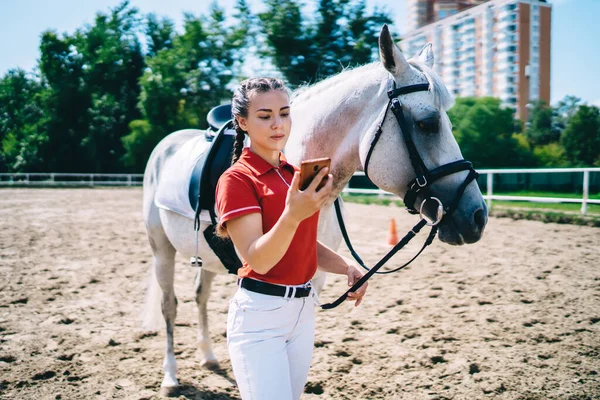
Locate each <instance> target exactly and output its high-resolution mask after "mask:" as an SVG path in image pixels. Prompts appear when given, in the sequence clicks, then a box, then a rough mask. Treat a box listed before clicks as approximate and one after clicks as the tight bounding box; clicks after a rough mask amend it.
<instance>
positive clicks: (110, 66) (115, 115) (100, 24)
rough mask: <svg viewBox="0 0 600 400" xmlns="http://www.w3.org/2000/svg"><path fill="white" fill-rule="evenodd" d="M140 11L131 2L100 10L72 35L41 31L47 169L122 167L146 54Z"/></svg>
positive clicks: (80, 169)
mask: <svg viewBox="0 0 600 400" xmlns="http://www.w3.org/2000/svg"><path fill="white" fill-rule="evenodd" d="M139 29H140V19H139V17H138V11H137V10H136V9H135V8H131V7H130V6H129V3H128V2H127V1H125V2H123V3H121V4H120V5H119V6H117V7H116V8H114V9H112V10H111V11H110V13H108V14H104V13H98V14H97V15H96V18H95V20H94V23H93V24H92V25H89V26H86V27H83V28H81V29H78V30H77V31H76V32H75V33H74V34H73V35H63V36H62V37H59V36H58V35H57V34H56V32H53V31H47V32H45V33H44V34H43V35H42V41H41V45H40V50H41V59H40V66H39V67H40V71H41V75H42V81H43V82H44V84H45V85H46V86H47V88H48V91H49V93H48V96H46V104H45V108H46V110H47V111H48V115H49V116H50V120H49V122H48V137H49V143H48V148H47V152H48V153H47V159H48V167H49V168H50V169H51V170H52V171H57V172H61V171H66V172H79V171H82V172H116V171H121V170H122V166H121V157H122V156H123V153H124V149H123V145H122V143H121V137H123V136H125V135H126V134H128V133H129V122H130V121H132V120H134V119H136V118H139V116H140V112H139V110H138V109H137V101H138V97H139V93H140V90H139V84H138V80H139V78H140V76H141V74H142V71H143V68H144V55H143V53H142V50H141V45H140V43H139V40H138V38H137V34H138V32H139Z"/></svg>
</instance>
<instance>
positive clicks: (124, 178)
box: [0, 168, 600, 214]
mask: <svg viewBox="0 0 600 400" xmlns="http://www.w3.org/2000/svg"><path fill="white" fill-rule="evenodd" d="M478 172H479V173H480V174H481V175H486V178H487V180H486V183H487V185H486V186H487V192H486V194H484V196H483V197H484V198H485V199H486V200H487V202H488V207H490V208H491V206H492V201H493V200H501V201H529V202H536V203H581V213H582V214H587V206H588V204H600V200H594V199H590V198H589V186H590V172H594V173H600V168H515V169H482V170H479V171H478ZM572 172H582V173H583V182H582V183H583V185H582V186H583V193H582V197H581V198H563V197H533V196H504V195H497V194H494V191H493V188H494V176H495V175H501V174H536V173H572ZM354 176H365V174H364V172H356V173H355V174H354ZM143 177H144V175H143V174H67V173H0V187H3V186H4V187H6V186H141V185H142V182H143ZM344 193H350V194H376V195H380V196H391V197H396V196H395V195H393V194H391V193H388V192H385V191H383V190H381V189H359V188H351V187H346V188H345V189H344Z"/></svg>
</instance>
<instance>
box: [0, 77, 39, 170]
mask: <svg viewBox="0 0 600 400" xmlns="http://www.w3.org/2000/svg"><path fill="white" fill-rule="evenodd" d="M43 97H44V87H43V86H42V84H41V83H40V81H39V79H36V78H35V77H31V76H28V74H27V73H26V72H25V71H23V70H22V69H16V70H10V71H8V73H7V74H6V75H5V76H4V77H3V78H2V79H1V80H0V171H2V172H8V171H11V172H33V171H41V170H43V168H44V167H43V166H44V158H43V152H44V146H45V145H46V143H47V142H48V136H47V135H46V120H47V117H46V114H45V112H44V102H43Z"/></svg>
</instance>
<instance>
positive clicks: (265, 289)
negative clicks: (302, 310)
mask: <svg viewBox="0 0 600 400" xmlns="http://www.w3.org/2000/svg"><path fill="white" fill-rule="evenodd" d="M238 286H240V287H243V288H244V289H247V290H249V291H251V292H255V293H261V294H267V295H269V296H279V297H288V298H291V297H308V295H309V294H310V290H311V288H310V287H307V288H303V287H296V286H283V285H275V284H272V283H267V282H262V281H257V280H256V279H250V278H241V279H240V278H238Z"/></svg>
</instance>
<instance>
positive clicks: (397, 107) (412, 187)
mask: <svg viewBox="0 0 600 400" xmlns="http://www.w3.org/2000/svg"><path fill="white" fill-rule="evenodd" d="M424 91H429V84H426V83H422V84H417V85H410V86H404V87H401V88H396V82H393V87H392V90H390V91H388V98H389V102H388V104H387V106H386V110H385V113H384V115H383V119H382V120H381V122H380V123H379V125H378V126H377V131H376V132H375V137H374V138H373V141H372V142H371V147H370V148H369V152H368V153H367V158H366V160H365V168H364V170H365V175H366V176H367V178H368V177H369V174H368V167H369V161H370V159H371V155H372V154H373V149H374V148H375V145H376V144H377V142H378V141H379V138H380V137H381V134H382V132H383V124H384V122H385V119H386V117H387V113H388V111H389V110H392V113H394V115H395V116H396V119H397V121H398V124H399V125H400V131H401V133H402V137H403V138H404V143H405V144H406V148H407V150H408V155H409V157H410V162H411V164H412V166H413V169H414V170H415V173H416V178H415V179H413V180H412V181H410V182H409V184H408V190H407V192H406V194H405V195H404V204H405V205H406V208H407V210H408V212H409V213H411V214H420V216H421V220H420V221H419V223H418V224H416V225H415V226H414V227H413V228H412V229H411V230H410V231H409V232H408V233H407V234H406V236H404V237H403V238H402V240H400V241H399V242H398V244H396V245H395V246H394V247H393V248H392V249H391V250H390V251H389V252H388V253H387V254H386V255H385V256H384V257H383V258H382V259H381V260H380V261H379V262H378V263H377V264H376V265H375V266H374V267H373V268H371V269H369V268H367V266H366V265H365V263H364V262H363V261H362V259H361V258H360V257H359V255H358V254H357V253H356V251H354V248H353V247H352V244H351V243H350V238H349V237H348V232H347V231H346V226H345V224H344V219H343V217H342V212H341V209H340V204H339V199H336V201H335V211H336V214H337V217H338V221H339V223H340V228H341V231H342V235H343V237H344V241H345V242H346V245H347V246H348V249H349V250H350V253H352V256H353V257H354V259H355V260H356V261H357V262H358V263H359V264H360V265H361V266H362V267H363V268H364V269H366V270H367V271H368V272H367V273H366V274H365V275H364V276H363V277H362V278H361V279H360V280H359V281H358V282H356V283H355V284H354V285H352V287H351V288H350V289H348V290H347V291H346V293H344V294H343V295H342V296H341V297H340V298H338V299H337V300H336V301H334V302H333V303H328V304H323V305H322V306H321V308H323V309H325V310H328V309H331V308H334V307H337V306H338V305H340V304H341V303H342V302H343V301H344V300H346V298H347V297H348V293H350V292H354V291H356V290H357V289H358V288H360V287H361V286H362V285H363V284H364V283H365V282H366V281H367V280H369V278H370V277H371V276H373V274H390V273H392V272H396V271H399V270H401V269H403V268H405V267H406V266H408V265H409V264H410V263H412V262H413V261H414V260H415V259H416V258H417V257H418V256H419V255H420V254H421V253H422V252H423V250H425V248H426V247H427V246H429V245H430V244H431V243H432V242H433V239H434V238H435V235H436V233H437V230H438V224H439V223H440V222H442V220H443V219H444V218H446V217H449V216H451V215H452V214H453V213H454V211H455V210H456V207H458V203H459V201H460V199H461V197H462V195H463V193H464V191H465V189H466V188H467V186H468V185H469V183H471V182H472V181H473V180H475V179H477V177H478V176H479V174H478V173H477V171H475V169H474V168H473V164H471V162H470V161H467V160H464V159H463V160H458V161H453V162H451V163H448V164H445V165H442V166H440V167H437V168H434V169H432V170H429V169H428V168H427V166H426V165H425V163H424V162H423V158H422V157H421V155H420V154H419V151H418V150H417V146H416V145H415V142H414V140H413V131H414V129H413V126H414V122H413V120H412V118H407V117H406V115H405V114H406V111H405V110H404V109H403V107H402V103H401V102H400V100H399V99H398V97H399V96H402V95H406V94H410V93H415V92H424ZM460 171H469V174H468V175H467V177H466V178H465V180H464V181H463V183H461V185H460V186H459V187H458V189H457V191H456V196H455V197H454V199H453V200H452V202H451V203H450V204H449V205H448V206H446V207H444V205H443V204H442V202H441V200H439V199H438V198H436V197H432V196H429V190H430V188H431V185H432V184H433V183H434V182H436V181H438V180H440V179H441V178H443V177H445V176H448V175H451V174H454V173H457V172H460ZM420 194H422V195H423V201H422V202H421V206H420V208H419V210H417V209H416V208H415V201H416V200H417V197H418V196H419V195H420ZM428 201H434V202H437V213H436V219H435V220H431V221H428V220H427V218H426V216H425V215H424V213H423V209H424V207H425V205H426V204H427V202H428ZM426 225H428V226H431V232H430V233H429V236H428V237H427V239H426V240H425V244H424V245H423V247H422V248H421V250H419V252H418V253H417V254H416V255H415V256H414V257H413V258H412V259H411V260H410V261H408V262H407V263H406V264H404V265H402V266H400V267H398V268H396V269H393V270H390V271H381V272H377V270H379V269H380V268H381V267H382V266H383V265H384V264H385V263H386V262H387V261H388V260H389V259H390V258H391V257H392V256H393V255H394V254H396V252H398V250H400V249H401V248H403V247H404V246H405V245H406V244H407V243H408V242H409V241H410V240H411V239H412V238H413V237H415V236H416V234H417V233H419V231H420V230H421V229H422V228H423V227H424V226H426Z"/></svg>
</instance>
